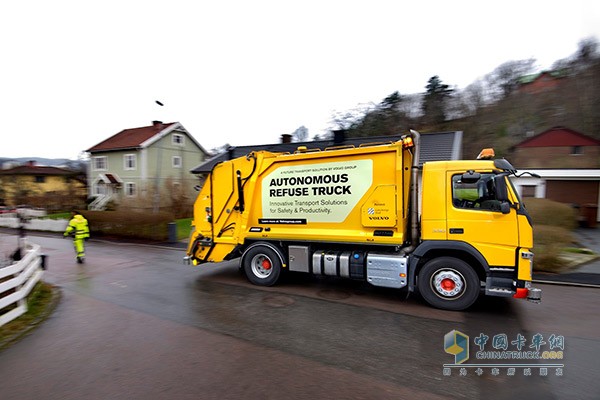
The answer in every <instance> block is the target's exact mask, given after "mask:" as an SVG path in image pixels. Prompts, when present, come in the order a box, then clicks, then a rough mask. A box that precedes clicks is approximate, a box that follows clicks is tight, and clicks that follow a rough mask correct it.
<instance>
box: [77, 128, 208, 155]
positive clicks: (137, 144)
mask: <svg viewBox="0 0 600 400" xmlns="http://www.w3.org/2000/svg"><path fill="white" fill-rule="evenodd" d="M176 130H177V131H181V132H182V133H185V134H187V136H188V137H189V138H190V139H191V140H192V141H193V142H194V143H195V144H196V146H198V148H200V150H202V151H203V152H204V153H205V154H208V152H207V151H206V150H205V149H204V148H203V147H202V146H201V145H200V144H199V143H198V142H196V140H195V139H194V137H193V136H192V135H190V134H189V132H188V131H187V130H186V129H185V128H184V127H183V125H181V123H179V122H169V123H162V122H160V121H153V123H152V125H150V126H142V127H140V128H131V129H124V130H122V131H121V132H119V133H117V134H115V135H113V136H111V137H109V138H108V139H106V140H104V141H102V142H100V143H98V144H97V145H95V146H93V147H90V148H89V149H87V150H86V151H87V152H88V153H100V152H106V151H118V150H130V149H132V150H136V149H140V148H144V147H147V146H149V145H151V144H152V143H154V142H155V141H156V140H158V139H160V138H161V137H163V136H164V135H166V134H168V133H170V132H173V131H176Z"/></svg>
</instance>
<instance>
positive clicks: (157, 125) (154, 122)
mask: <svg viewBox="0 0 600 400" xmlns="http://www.w3.org/2000/svg"><path fill="white" fill-rule="evenodd" d="M162 124H163V123H162V121H152V126H155V127H158V128H162Z"/></svg>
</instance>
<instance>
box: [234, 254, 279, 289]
mask: <svg viewBox="0 0 600 400" xmlns="http://www.w3.org/2000/svg"><path fill="white" fill-rule="evenodd" d="M282 259H283V258H282V255H281V252H280V251H279V249H277V248H276V247H274V246H271V245H269V244H255V245H252V246H251V247H249V248H248V249H247V250H246V251H245V252H244V254H243V255H242V259H241V263H242V268H244V272H245V273H246V276H247V277H248V280H249V281H250V282H252V283H253V284H255V285H259V286H273V285H274V284H275V283H277V281H278V280H279V276H280V275H281V269H282V262H281V260H282Z"/></svg>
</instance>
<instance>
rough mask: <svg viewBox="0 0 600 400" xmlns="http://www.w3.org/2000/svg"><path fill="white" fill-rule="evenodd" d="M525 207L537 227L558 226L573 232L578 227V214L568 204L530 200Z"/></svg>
mask: <svg viewBox="0 0 600 400" xmlns="http://www.w3.org/2000/svg"><path fill="white" fill-rule="evenodd" d="M525 207H526V208H527V211H528V212H529V215H531V218H532V219H533V223H534V227H535V226H536V225H551V226H558V227H561V228H563V229H566V230H573V229H575V227H576V226H577V212H576V211H575V209H573V207H571V206H569V205H568V204H564V203H559V202H556V201H552V200H548V199H534V198H528V199H527V200H526V201H525Z"/></svg>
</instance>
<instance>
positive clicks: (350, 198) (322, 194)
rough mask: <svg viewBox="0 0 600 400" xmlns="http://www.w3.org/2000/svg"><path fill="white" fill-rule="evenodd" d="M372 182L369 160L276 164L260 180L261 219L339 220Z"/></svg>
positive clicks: (345, 215)
mask: <svg viewBox="0 0 600 400" xmlns="http://www.w3.org/2000/svg"><path fill="white" fill-rule="evenodd" d="M372 182H373V160H369V159H367V160H352V161H338V162H328V163H321V164H308V165H294V166H287V167H279V168H277V169H276V170H274V171H273V172H271V173H270V174H269V175H267V176H265V177H264V179H263V181H262V199H263V202H262V211H263V213H262V217H263V218H262V220H263V221H288V223H289V221H302V223H309V222H342V221H344V220H345V219H346V217H347V216H348V214H349V213H350V212H351V211H352V210H353V209H354V207H356V205H357V203H358V201H359V200H360V199H361V198H362V197H363V195H364V194H365V193H366V192H367V190H368V189H369V188H370V187H371V184H372ZM265 223H266V222H265Z"/></svg>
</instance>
